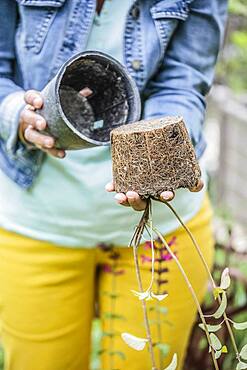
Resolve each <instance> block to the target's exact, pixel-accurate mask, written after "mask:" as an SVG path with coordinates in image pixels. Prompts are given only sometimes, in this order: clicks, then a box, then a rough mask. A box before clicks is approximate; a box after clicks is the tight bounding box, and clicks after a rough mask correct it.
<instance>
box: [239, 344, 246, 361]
mask: <svg viewBox="0 0 247 370" xmlns="http://www.w3.org/2000/svg"><path fill="white" fill-rule="evenodd" d="M240 357H241V358H242V360H245V361H247V344H245V345H244V346H243V348H242V349H241V351H240Z"/></svg>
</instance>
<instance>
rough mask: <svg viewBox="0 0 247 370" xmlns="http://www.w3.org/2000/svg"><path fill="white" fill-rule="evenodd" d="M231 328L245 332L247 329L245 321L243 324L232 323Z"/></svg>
mask: <svg viewBox="0 0 247 370" xmlns="http://www.w3.org/2000/svg"><path fill="white" fill-rule="evenodd" d="M233 327H234V329H236V330H245V329H247V321H245V322H234V323H233Z"/></svg>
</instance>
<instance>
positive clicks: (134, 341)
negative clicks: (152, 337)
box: [121, 333, 148, 351]
mask: <svg viewBox="0 0 247 370" xmlns="http://www.w3.org/2000/svg"><path fill="white" fill-rule="evenodd" d="M121 337H122V339H123V341H124V342H125V343H126V344H127V345H128V346H129V347H131V348H133V349H135V350H136V351H142V350H143V349H144V348H145V345H146V343H147V342H148V340H147V339H146V338H139V337H136V336H135V335H132V334H129V333H122V334H121Z"/></svg>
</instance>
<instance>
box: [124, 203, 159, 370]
mask: <svg viewBox="0 0 247 370" xmlns="http://www.w3.org/2000/svg"><path fill="white" fill-rule="evenodd" d="M150 203H151V201H150V199H148V200H147V205H146V209H145V211H144V213H143V215H142V218H141V220H140V222H139V225H138V226H137V228H136V231H135V233H134V235H133V238H132V239H131V242H130V244H131V243H132V242H133V247H132V249H133V256H134V263H135V271H136V277H137V282H138V288H139V291H140V292H141V293H143V292H144V291H143V285H142V279H141V271H140V265H139V260H138V253H137V250H138V246H139V244H140V241H141V238H142V234H143V231H144V229H145V227H146V224H147V222H148V220H149V211H150ZM141 301H142V309H143V316H144V324H145V329H146V335H147V340H148V346H149V353H150V357H151V363H152V370H158V369H157V367H156V364H155V357H154V349H153V341H152V336H151V330H150V324H149V320H148V313H147V305H146V301H145V299H142V300H141Z"/></svg>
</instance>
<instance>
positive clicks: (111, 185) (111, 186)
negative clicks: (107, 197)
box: [105, 182, 115, 193]
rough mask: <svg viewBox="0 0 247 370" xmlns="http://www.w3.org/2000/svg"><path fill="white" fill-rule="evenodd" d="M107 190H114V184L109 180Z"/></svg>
mask: <svg viewBox="0 0 247 370" xmlns="http://www.w3.org/2000/svg"><path fill="white" fill-rule="evenodd" d="M105 190H106V191H108V192H109V193H110V192H112V191H114V190H115V189H114V185H113V182H108V184H106V186H105Z"/></svg>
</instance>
